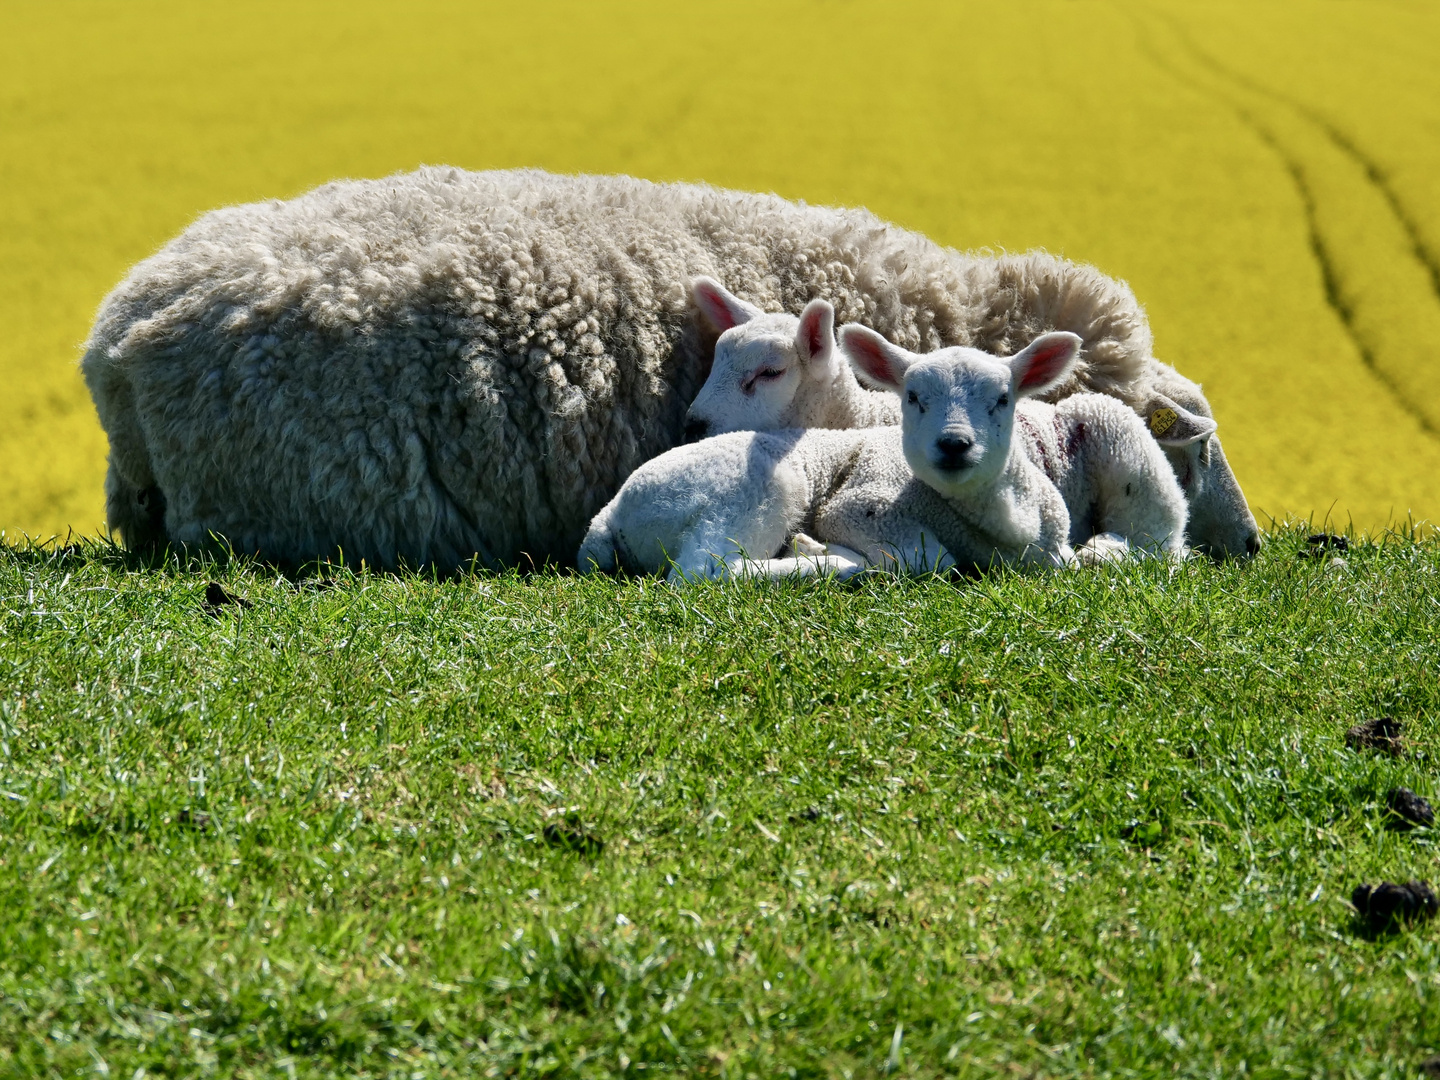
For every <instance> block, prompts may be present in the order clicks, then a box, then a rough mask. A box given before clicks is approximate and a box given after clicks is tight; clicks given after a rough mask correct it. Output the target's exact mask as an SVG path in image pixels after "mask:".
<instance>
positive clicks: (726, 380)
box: [685, 315, 804, 440]
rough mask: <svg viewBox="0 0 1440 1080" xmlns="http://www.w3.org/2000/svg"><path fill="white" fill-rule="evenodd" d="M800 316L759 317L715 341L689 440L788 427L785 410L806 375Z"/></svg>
mask: <svg viewBox="0 0 1440 1080" xmlns="http://www.w3.org/2000/svg"><path fill="white" fill-rule="evenodd" d="M799 326H800V320H799V319H798V318H796V317H795V316H794V315H757V316H756V317H755V318H753V319H751V320H750V321H749V322H744V323H741V324H740V325H739V326H735V327H732V328H731V329H729V330H726V331H725V332H724V333H723V334H721V335H720V340H719V341H717V342H716V343H715V363H714V365H713V366H712V367H711V368H710V377H709V378H708V379H706V380H705V385H704V386H702V387H701V388H700V393H698V394H696V395H695V401H694V402H693V403H692V404H691V406H690V411H689V412H688V413H687V414H686V415H685V438H686V439H687V440H693V439H701V438H705V437H707V436H709V435H720V434H723V433H724V432H727V431H771V430H774V429H775V428H780V427H786V426H787V425H786V423H785V413H786V410H787V409H788V408H789V406H790V403H791V402H792V401H793V400H794V398H795V392H796V390H797V389H798V388H799V386H800V381H801V379H802V378H803V377H804V375H803V372H802V370H801V368H802V365H801V362H800V355H799V353H798V351H797V350H796V348H795V334H796V330H797V329H798V328H799Z"/></svg>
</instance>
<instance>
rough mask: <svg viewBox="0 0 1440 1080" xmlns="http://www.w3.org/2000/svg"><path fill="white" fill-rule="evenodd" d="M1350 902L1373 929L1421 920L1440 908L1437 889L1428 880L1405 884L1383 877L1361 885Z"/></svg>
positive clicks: (1356, 887) (1433, 915) (1431, 915)
mask: <svg viewBox="0 0 1440 1080" xmlns="http://www.w3.org/2000/svg"><path fill="white" fill-rule="evenodd" d="M1350 903H1352V904H1354V905H1355V911H1356V912H1357V913H1358V914H1359V916H1360V918H1361V919H1362V920H1364V922H1365V923H1366V925H1367V926H1368V927H1369V928H1370V929H1371V930H1388V929H1391V928H1392V927H1394V926H1396V925H1397V924H1399V923H1411V922H1421V921H1423V920H1425V919H1431V918H1434V917H1435V912H1436V911H1437V910H1440V901H1436V899H1435V893H1434V890H1432V889H1431V888H1430V883H1429V882H1427V881H1407V882H1405V883H1404V884H1403V885H1401V884H1397V883H1396V882H1393V881H1382V882H1381V883H1380V884H1379V885H1357V886H1355V891H1354V892H1353V893H1351V894H1350Z"/></svg>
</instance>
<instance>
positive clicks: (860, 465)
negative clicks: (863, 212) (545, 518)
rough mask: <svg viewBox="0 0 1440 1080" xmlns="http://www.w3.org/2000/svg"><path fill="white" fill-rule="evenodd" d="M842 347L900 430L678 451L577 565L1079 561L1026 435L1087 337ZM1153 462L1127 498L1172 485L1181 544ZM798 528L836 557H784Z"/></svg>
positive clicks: (774, 566)
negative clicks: (1023, 343)
mask: <svg viewBox="0 0 1440 1080" xmlns="http://www.w3.org/2000/svg"><path fill="white" fill-rule="evenodd" d="M842 340H843V342H844V348H845V350H846V351H847V353H849V355H850V356H851V358H852V359H853V361H854V362H855V363H857V364H859V365H861V366H862V367H863V369H864V370H865V371H866V373H867V375H868V376H869V377H870V378H872V379H874V380H875V381H876V382H877V383H879V384H882V385H886V386H890V387H891V388H892V389H894V390H895V391H896V392H898V393H900V394H901V395H902V396H903V399H904V405H903V409H902V416H901V423H900V426H899V428H898V430H897V429H896V428H895V427H893V426H891V427H875V428H865V429H851V430H837V429H818V428H817V429H809V430H800V429H788V430H784V431H772V432H734V433H730V434H727V435H721V436H717V437H715V438H712V439H706V440H703V441H701V442H697V443H691V444H689V445H687V446H683V447H679V448H677V449H675V450H672V451H670V452H669V453H667V454H663V455H661V456H660V457H658V458H656V459H654V460H652V461H650V462H647V463H646V464H645V465H643V466H641V467H640V468H639V469H638V470H636V472H635V473H634V474H632V475H631V477H630V479H628V480H627V481H626V482H625V484H624V486H623V487H622V488H621V489H620V491H619V493H618V494H617V495H616V496H615V498H614V499H612V500H611V502H610V503H609V504H608V505H607V506H606V507H605V508H604V509H603V510H601V511H600V513H599V514H597V515H596V516H595V519H594V521H592V522H591V524H590V530H589V532H588V533H587V534H586V537H585V540H584V542H583V543H582V545H581V547H580V551H579V554H578V556H577V562H578V563H579V565H580V568H581V569H582V571H592V570H601V571H611V570H615V569H617V568H625V569H630V570H638V571H642V572H653V571H657V570H661V569H664V568H665V567H666V566H669V567H670V576H671V579H672V580H688V579H692V578H715V577H730V576H737V575H739V576H749V575H755V576H764V577H780V576H788V575H792V574H796V575H806V574H813V573H819V572H836V573H838V574H841V575H849V574H852V573H855V572H858V571H859V570H860V569H862V568H863V567H864V566H867V565H869V566H880V567H886V568H891V569H896V570H905V571H912V572H914V571H919V570H926V569H935V570H943V569H947V568H950V567H953V566H959V567H961V568H963V569H975V568H978V569H984V568H985V567H988V566H991V565H994V564H1009V565H1018V566H1043V567H1053V566H1060V565H1064V564H1067V563H1069V562H1072V561H1073V560H1074V559H1075V553H1074V551H1073V550H1072V548H1071V545H1070V543H1069V535H1070V515H1069V512H1068V511H1067V509H1066V506H1065V500H1064V498H1063V496H1062V494H1061V492H1060V490H1059V488H1058V487H1057V486H1056V484H1055V483H1054V482H1053V481H1052V480H1051V479H1050V478H1049V477H1048V476H1047V475H1046V474H1045V472H1044V471H1043V470H1042V469H1041V468H1040V467H1039V465H1038V464H1037V463H1036V461H1035V460H1034V459H1033V458H1032V457H1031V456H1030V454H1029V453H1028V452H1027V451H1026V449H1025V448H1024V445H1023V443H1022V442H1021V441H1017V440H1014V439H1013V437H1012V436H1013V430H1014V423H1015V406H1016V402H1017V401H1018V400H1019V399H1020V398H1022V397H1028V396H1031V395H1034V394H1038V393H1043V392H1044V391H1045V390H1046V389H1048V388H1050V387H1052V386H1054V385H1055V384H1056V383H1057V382H1059V381H1061V380H1062V379H1064V378H1065V377H1066V376H1067V375H1068V374H1069V370H1070V367H1071V365H1072V364H1073V363H1074V360H1075V356H1076V354H1077V353H1078V351H1079V345H1080V341H1079V339H1078V338H1077V337H1076V336H1075V335H1073V334H1067V333H1063V332H1057V333H1050V334H1043V335H1041V336H1040V337H1038V338H1037V339H1036V340H1035V341H1034V342H1032V343H1031V344H1030V345H1029V346H1028V347H1027V348H1025V349H1024V350H1022V351H1021V352H1020V353H1018V354H1017V355H1015V356H1014V357H1011V358H1009V359H1008V360H1000V359H997V358H995V357H994V356H991V355H988V354H986V353H983V352H981V351H979V350H978V349H968V348H963V347H956V348H949V349H941V350H938V351H936V352H932V353H929V354H927V355H924V356H920V355H916V354H914V353H909V352H906V351H905V350H903V349H899V348H897V347H896V346H893V345H891V344H890V343H889V342H887V341H885V339H884V338H882V337H880V336H879V335H878V334H876V333H874V332H873V331H870V330H867V329H865V328H863V327H855V326H847V327H846V328H845V329H844V331H843V336H842ZM1082 397H1084V398H1095V399H1096V400H1097V401H1098V402H1103V403H1105V405H1106V406H1108V409H1109V414H1110V417H1113V420H1114V423H1115V425H1116V429H1117V430H1124V429H1126V426H1127V424H1128V431H1129V434H1130V436H1131V439H1130V441H1131V443H1132V444H1148V445H1149V446H1151V447H1152V448H1153V447H1154V443H1153V442H1152V441H1151V440H1150V439H1149V438H1148V436H1146V435H1145V432H1144V429H1143V427H1142V426H1141V424H1140V422H1139V420H1138V418H1136V417H1135V415H1134V414H1133V413H1131V412H1130V411H1129V410H1128V409H1126V408H1125V407H1124V405H1122V404H1121V403H1119V402H1118V401H1115V400H1114V399H1112V398H1108V397H1104V396H1102V395H1082ZM1107 419H1108V417H1107ZM1154 456H1155V458H1156V459H1158V460H1157V461H1151V462H1150V463H1149V466H1150V467H1149V469H1148V472H1145V471H1137V473H1136V474H1135V476H1134V478H1133V479H1132V490H1133V495H1132V494H1131V493H1130V492H1127V493H1126V495H1125V496H1124V497H1126V498H1130V499H1131V500H1132V501H1133V502H1134V503H1135V504H1136V505H1137V506H1141V505H1143V504H1144V496H1143V494H1142V492H1141V488H1142V487H1143V486H1144V485H1145V484H1146V483H1149V484H1152V485H1153V484H1155V483H1156V480H1157V478H1158V480H1159V481H1160V483H1159V484H1158V485H1157V486H1159V487H1161V488H1162V489H1163V486H1164V484H1165V483H1168V485H1169V489H1170V491H1171V492H1172V494H1173V499H1172V500H1171V501H1172V503H1173V504H1174V505H1173V506H1172V511H1173V512H1172V516H1171V519H1170V521H1169V523H1168V526H1166V527H1168V529H1169V532H1168V534H1166V535H1158V530H1156V535H1154V536H1153V541H1154V544H1155V545H1156V546H1157V547H1160V548H1164V549H1166V550H1175V549H1177V548H1178V547H1181V546H1183V539H1181V538H1183V533H1184V524H1185V521H1184V500H1183V498H1182V497H1180V495H1179V492H1178V488H1177V487H1176V485H1175V481H1174V478H1173V476H1171V474H1170V471H1169V468H1168V467H1167V466H1166V464H1165V462H1164V459H1163V457H1161V456H1160V454H1159V451H1158V448H1157V449H1155V450H1154ZM797 533H803V534H806V535H807V536H809V537H813V538H814V539H815V540H816V541H818V542H819V543H821V544H824V545H827V546H828V549H829V550H828V553H827V554H824V555H816V556H798V557H796V556H781V555H780V553H781V552H782V551H783V550H784V548H785V546H786V544H787V541H789V540H790V538H792V537H794V536H795V535H796V534H797ZM1139 535H1140V533H1139V530H1137V532H1136V537H1137V539H1138V538H1139ZM756 556H759V557H758V558H757V557H756Z"/></svg>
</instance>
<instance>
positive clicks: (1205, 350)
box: [0, 0, 1440, 535]
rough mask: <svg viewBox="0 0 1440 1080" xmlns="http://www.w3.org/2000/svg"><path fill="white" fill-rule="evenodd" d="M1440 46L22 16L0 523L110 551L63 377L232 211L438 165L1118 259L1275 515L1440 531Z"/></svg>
mask: <svg viewBox="0 0 1440 1080" xmlns="http://www.w3.org/2000/svg"><path fill="white" fill-rule="evenodd" d="M1436 41H1440V7H1437V6H1436V5H1434V4H1432V3H1428V2H1422V0H1416V2H1411V3H1406V2H1402V0H1367V2H1363V3H1362V2H1358V0H1335V2H1332V3H1325V4H1315V3H1299V2H1293V0H1245V2H1243V3H1240V2H1204V3H1198V2H1186V3H1178V2H1174V3H1170V2H1161V0H1154V2H1139V0H1137V2H1133V3H1123V2H1122V3H1100V2H1092V0H1025V2H1017V3H1013V4H992V3H986V2H970V0H933V2H926V3H903V2H892V3H887V4H884V5H863V4H857V3H847V2H838V0H829V2H819V0H816V2H810V3H798V2H796V3H783V2H774V0H772V2H768V3H731V4H725V5H719V6H716V5H691V4H676V3H663V2H651V3H640V2H636V3H624V4H620V3H615V4H600V3H581V2H579V0H566V2H558V0H553V2H552V0H536V2H534V3H530V4H524V5H516V4H481V3H471V2H467V3H458V2H456V3H444V2H434V0H429V2H413V3H409V4H405V5H391V4H382V3H375V2H370V0H365V2H360V0H351V2H348V3H343V4H342V3H338V2H330V0H326V2H314V3H298V4H297V3H278V2H275V3H270V2H266V3H260V2H251V0H243V2H240V0H237V2H232V3H228V4H224V5H194V4H184V3H179V2H174V0H163V2H161V0H155V2H138V0H137V2H122V0H50V2H49V3H46V4H44V5H39V4H34V5H20V4H12V5H7V6H6V8H5V11H4V15H3V20H0V316H3V328H4V332H3V333H0V387H3V388H4V392H3V393H0V528H4V529H7V530H9V531H10V532H11V533H12V535H13V534H14V533H15V532H18V531H22V530H23V531H29V532H31V533H44V534H49V533H52V532H57V531H58V532H63V531H64V530H65V529H66V528H67V527H74V528H75V529H77V530H79V531H85V532H90V531H94V530H96V529H98V528H100V527H101V525H102V519H103V497H102V493H101V481H102V477H103V473H104V454H105V440H104V435H103V433H102V432H101V431H100V428H99V425H98V423H97V422H96V420H95V417H94V411H93V408H92V407H91V405H90V402H89V398H88V395H87V394H86V392H85V389H84V386H83V384H82V383H81V381H80V377H79V373H78V370H77V368H76V363H75V362H76V360H77V358H78V353H79V350H78V345H79V343H80V342H81V340H83V338H84V336H85V333H86V331H87V329H88V326H89V322H90V318H91V316H92V315H93V313H94V310H95V307H96V305H97V304H98V303H99V301H100V298H101V297H102V296H103V295H104V294H105V292H106V291H107V290H108V289H109V288H110V287H111V286H112V285H113V284H114V283H115V282H116V281H118V280H119V278H120V277H121V276H122V275H123V274H124V272H125V270H126V268H127V267H129V266H130V265H131V264H133V263H134V262H135V261H137V260H138V259H141V258H143V257H144V256H145V255H147V254H149V253H150V252H152V251H153V250H155V249H156V248H157V247H158V246H159V245H160V244H162V243H164V241H165V240H166V239H168V238H169V237H171V236H173V235H174V234H175V233H176V232H178V231H179V230H180V229H181V228H183V227H184V226H185V224H186V223H188V222H189V221H190V220H192V219H193V218H194V217H195V216H196V215H197V214H199V213H201V212H203V211H204V210H207V209H209V208H212V207H215V206H219V205H223V204H226V203H233V202H238V201H243V200H252V199H260V198H270V197H284V196H289V195H294V194H297V193H299V192H301V191H303V190H305V189H307V188H309V187H312V186H314V185H315V184H318V183H321V182H323V181H325V180H329V179H333V178H335V177H339V176H377V175H383V174H385V173H388V172H393V171H396V170H400V169H409V168H413V167H414V166H415V165H418V164H420V163H422V162H430V163H441V162H443V163H450V164H455V165H460V166H463V167H466V168H472V169H484V168H507V167H513V166H520V165H536V166H542V167H545V168H549V169H554V170H561V171H589V172H627V173H633V174H636V175H640V176H646V177H650V178H652V179H657V180H666V179H703V180H707V181H710V182H712V183H715V184H719V185H723V186H727V187H735V188H745V189H752V190H773V191H776V192H778V193H780V194H781V195H785V196H787V197H791V198H803V199H806V200H808V201H811V202H821V203H836V204H847V205H856V204H863V205H866V206H869V207H870V208H871V209H872V210H874V211H875V212H877V213H878V214H880V215H881V216H883V217H886V218H890V219H892V220H894V221H897V222H899V223H901V224H903V225H906V226H909V227H912V228H916V229H919V230H922V231H924V232H926V233H928V234H929V235H931V236H933V237H934V238H935V239H937V240H939V241H941V242H944V243H947V244H953V245H955V246H957V247H963V248H976V247H991V248H1006V249H1010V250H1017V249H1024V248H1029V247H1046V248H1048V249H1050V250H1051V251H1054V252H1057V253H1060V254H1063V255H1065V256H1067V257H1069V258H1072V259H1077V260H1083V261H1087V262H1093V263H1095V264H1097V265H1098V266H1099V267H1100V268H1101V269H1103V270H1105V271H1106V272H1108V273H1110V274H1112V275H1114V276H1117V277H1122V278H1125V279H1127V280H1128V281H1129V282H1130V283H1131V285H1132V286H1133V287H1134V288H1135V291H1136V293H1137V294H1138V295H1139V296H1140V298H1141V299H1142V301H1144V302H1145V304H1146V306H1147V308H1148V310H1149V312H1150V316H1151V320H1152V323H1153V325H1154V328H1155V332H1156V343H1157V351H1158V354H1159V355H1160V357H1161V358H1162V359H1165V360H1168V361H1170V362H1171V363H1174V364H1175V365H1176V366H1177V367H1179V368H1180V369H1181V370H1182V371H1184V372H1185V373H1187V374H1189V375H1191V376H1192V377H1194V378H1197V379H1199V380H1201V381H1202V382H1203V383H1204V384H1205V387H1206V390H1207V392H1208V393H1209V394H1210V398H1211V401H1212V402H1213V403H1214V405H1215V408H1216V412H1217V415H1218V417H1219V419H1220V422H1221V429H1220V430H1221V435H1222V437H1223V438H1224V440H1225V446H1226V450H1227V453H1228V454H1229V457H1230V459H1231V461H1232V463H1233V464H1234V466H1235V469H1236V472H1237V474H1238V475H1239V477H1240V480H1241V482H1242V484H1243V485H1244V487H1245V490H1246V493H1247V494H1248V496H1249V497H1250V500H1251V503H1252V505H1253V506H1254V507H1255V508H1256V510H1257V511H1258V512H1260V513H1261V514H1262V515H1274V516H1277V517H1284V516H1286V515H1288V514H1296V515H1301V516H1307V515H1311V514H1314V515H1315V516H1316V518H1317V520H1320V519H1323V518H1325V517H1326V516H1327V515H1328V516H1329V518H1330V520H1331V522H1332V523H1334V524H1338V525H1344V524H1346V523H1347V522H1350V521H1353V522H1354V523H1355V525H1356V526H1358V527H1361V528H1365V529H1369V530H1375V529H1379V528H1383V527H1385V526H1386V525H1389V524H1393V523H1396V522H1403V521H1404V520H1405V519H1406V517H1407V515H1412V516H1413V517H1415V518H1417V519H1423V518H1429V519H1435V518H1440V394H1437V393H1436V392H1435V389H1434V387H1435V385H1436V378H1437V376H1440V112H1437V106H1436V102H1440V73H1437V70H1436V65H1435V64H1434V62H1433V52H1434V43H1435V42H1436ZM1263 520H1265V519H1264V517H1262V521H1263Z"/></svg>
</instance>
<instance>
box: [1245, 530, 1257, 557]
mask: <svg viewBox="0 0 1440 1080" xmlns="http://www.w3.org/2000/svg"><path fill="white" fill-rule="evenodd" d="M1245 554H1246V555H1249V556H1251V557H1252V558H1253V557H1254V556H1256V555H1259V554H1260V534H1259V533H1251V534H1250V535H1249V536H1247V537H1246V538H1245Z"/></svg>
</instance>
